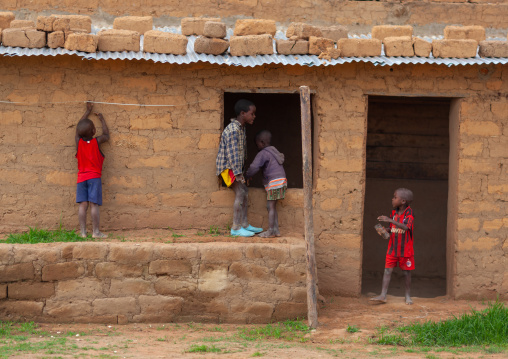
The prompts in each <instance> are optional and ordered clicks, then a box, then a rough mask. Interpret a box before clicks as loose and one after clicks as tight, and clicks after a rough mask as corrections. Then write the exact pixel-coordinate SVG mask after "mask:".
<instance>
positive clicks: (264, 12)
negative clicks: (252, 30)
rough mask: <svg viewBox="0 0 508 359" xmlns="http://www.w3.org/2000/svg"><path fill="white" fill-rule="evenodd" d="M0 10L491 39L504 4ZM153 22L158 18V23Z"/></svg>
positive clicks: (435, 1)
mask: <svg viewBox="0 0 508 359" xmlns="http://www.w3.org/2000/svg"><path fill="white" fill-rule="evenodd" d="M0 9H1V10H2V11H7V10H8V11H14V12H15V13H16V18H19V19H22V18H26V19H32V20H35V17H36V13H37V12H41V13H46V14H53V13H71V14H87V15H91V16H92V17H93V20H94V24H100V23H104V24H106V23H109V24H112V23H113V18H114V17H115V16H124V15H138V16H146V15H150V16H153V17H154V18H155V21H154V23H155V24H156V25H158V24H160V25H163V26H166V25H176V26H178V25H179V24H180V19H181V18H183V17H188V16H219V17H221V18H223V20H224V21H225V22H226V23H227V24H228V25H229V26H232V25H233V23H234V21H236V20H237V19H242V18H256V19H272V20H275V21H277V22H278V24H279V25H282V26H287V25H288V24H289V23H290V22H294V21H303V22H309V23H313V24H315V25H332V24H342V25H348V26H349V28H350V30H351V31H353V32H358V31H359V32H363V33H368V32H369V31H370V27H371V26H373V25H385V24H392V25H399V24H408V25H413V26H414V27H415V34H416V35H423V34H429V33H430V34H435V35H437V34H442V32H443V28H444V26H445V25H450V24H453V25H456V24H461V25H481V26H484V27H485V28H487V30H488V33H490V34H492V35H499V36H503V37H505V36H506V30H507V29H508V25H507V23H506V18H508V4H506V2H505V1H503V0H475V1H466V0H427V1H407V0H401V1H392V0H382V1H346V0H343V1H329V0H285V1H277V2H274V1H271V0H224V1H208V0H195V1H191V2H187V3H186V4H185V6H182V3H181V2H180V1H175V0H151V1H143V2H141V1H129V2H119V1H116V0H74V1H69V0H47V1H42V2H41V1H29V0H3V1H2V3H1V4H0ZM157 18H158V19H157Z"/></svg>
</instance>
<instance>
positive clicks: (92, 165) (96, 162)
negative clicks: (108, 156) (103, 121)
mask: <svg viewBox="0 0 508 359" xmlns="http://www.w3.org/2000/svg"><path fill="white" fill-rule="evenodd" d="M76 158H77V159H78V183H80V182H84V181H86V180H89V179H92V178H101V174H102V163H103V162H104V155H103V154H102V152H101V150H100V149H99V142H97V138H93V139H91V140H90V141H85V140H83V139H82V138H80V139H79V142H78V152H77V153H76Z"/></svg>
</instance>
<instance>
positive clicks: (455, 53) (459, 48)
mask: <svg viewBox="0 0 508 359" xmlns="http://www.w3.org/2000/svg"><path fill="white" fill-rule="evenodd" d="M477 48H478V42H477V41H476V40H434V41H432V55H434V57H442V58H446V57H453V58H459V59H463V58H468V57H475V56H476V50H477Z"/></svg>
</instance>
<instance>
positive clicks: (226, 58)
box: [0, 27, 508, 67]
mask: <svg viewBox="0 0 508 359" xmlns="http://www.w3.org/2000/svg"><path fill="white" fill-rule="evenodd" d="M100 30H101V29H98V28H94V29H93V30H92V33H97V32H98V31H100ZM157 30H161V31H166V32H173V33H179V29H178V28H169V27H164V28H159V29H157ZM231 35H232V29H229V30H228V36H227V37H228V38H229V37H230V36H231ZM350 37H352V38H370V34H368V35H356V36H355V35H353V36H350ZM187 38H188V39H189V42H188V43H187V54H186V55H165V54H151V53H145V52H143V47H142V46H143V36H141V51H139V52H133V51H123V52H110V51H98V52H96V53H86V52H80V51H69V50H66V49H64V48H57V49H50V48H42V49H28V48H20V47H5V46H0V54H1V55H5V56H58V55H77V56H80V57H82V58H83V59H88V60H117V59H120V60H151V61H153V62H159V63H169V64H191V63H197V62H206V63H210V64H218V65H228V66H241V67H255V66H262V65H266V64H278V65H300V66H309V67H311V66H336V65H341V64H346V63H352V62H365V63H372V64H374V65H375V66H394V65H402V64H437V65H445V66H449V67H450V66H459V65H463V66H465V65H489V64H503V65H506V64H508V58H483V57H480V56H478V55H477V56H476V57H474V58H468V59H456V58H449V59H441V58H434V57H432V56H431V57H428V58H427V57H387V56H375V57H341V58H338V59H331V60H320V59H319V58H318V56H316V55H279V54H276V53H274V54H273V55H258V56H231V55H229V54H228V53H225V54H223V55H218V56H215V55H206V54H198V53H196V52H194V41H195V40H196V36H188V37H187ZM275 38H282V39H285V38H286V37H285V35H284V33H283V32H281V31H278V32H277V34H276V36H275ZM435 38H440V37H426V39H427V40H429V41H432V39H435ZM274 52H275V41H274Z"/></svg>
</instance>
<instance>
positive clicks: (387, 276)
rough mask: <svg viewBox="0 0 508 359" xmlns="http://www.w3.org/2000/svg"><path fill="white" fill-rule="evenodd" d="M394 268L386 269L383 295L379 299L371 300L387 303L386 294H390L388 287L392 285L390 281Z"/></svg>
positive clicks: (382, 289)
mask: <svg viewBox="0 0 508 359" xmlns="http://www.w3.org/2000/svg"><path fill="white" fill-rule="evenodd" d="M392 272H393V268H385V272H384V274H383V285H382V288H381V294H380V295H379V296H377V297H374V298H370V300H373V301H376V302H381V303H386V293H387V292H388V286H389V285H390V279H391V277H392Z"/></svg>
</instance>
